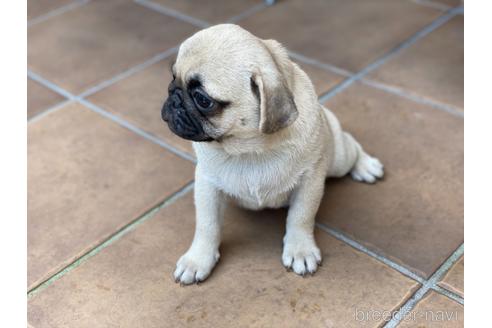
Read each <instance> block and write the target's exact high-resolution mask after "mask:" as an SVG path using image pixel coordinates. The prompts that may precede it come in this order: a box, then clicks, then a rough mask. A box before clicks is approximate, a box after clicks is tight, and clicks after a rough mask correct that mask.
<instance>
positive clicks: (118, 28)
mask: <svg viewBox="0 0 492 328" xmlns="http://www.w3.org/2000/svg"><path fill="white" fill-rule="evenodd" d="M195 30H196V28H195V27H193V26H191V25H190V24H188V23H185V22H182V21H179V20H177V19H175V18H172V17H169V16H166V15H162V14H160V13H157V12H155V11H152V10H150V9H147V8H145V7H143V6H140V5H138V4H136V3H133V2H132V1H120V0H105V1H92V2H90V3H88V4H86V5H84V6H81V7H80V8H77V9H76V10H72V11H70V12H67V13H65V14H63V15H60V16H56V17H53V18H51V19H49V20H48V21H46V22H43V23H40V24H37V25H35V26H33V27H32V28H30V29H29V30H28V35H27V38H28V47H27V57H28V68H29V69H31V70H33V71H34V72H35V73H38V74H40V75H41V76H43V77H44V78H46V79H48V80H50V81H51V82H54V83H56V84H58V85H60V86H61V87H63V88H65V89H67V90H68V91H70V92H73V93H79V92H82V91H83V90H84V89H87V88H89V87H90V86H93V85H95V84H97V83H99V82H102V81H104V80H106V79H109V78H111V77H113V76H114V75H116V74H118V73H121V72H122V71H125V70H126V69H129V68H130V67H132V66H135V65H137V64H139V63H141V62H144V61H145V60H147V59H149V58H151V57H152V56H154V55H156V54H158V53H160V52H163V51H165V50H167V49H169V48H172V47H174V46H177V45H178V44H179V43H180V42H181V41H182V40H183V39H184V38H186V37H187V36H189V35H191V34H192V32H194V31H195Z"/></svg>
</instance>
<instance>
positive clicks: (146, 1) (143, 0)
mask: <svg viewBox="0 0 492 328" xmlns="http://www.w3.org/2000/svg"><path fill="white" fill-rule="evenodd" d="M134 2H135V3H137V4H139V5H141V6H143V7H146V8H147V9H151V10H154V11H157V12H159V13H161V14H164V15H168V16H171V17H174V18H177V19H179V20H182V21H185V22H187V23H190V24H192V25H195V26H198V27H201V28H205V27H209V26H210V24H209V23H207V22H205V21H203V20H201V19H197V18H195V17H191V16H188V15H185V14H183V13H181V12H179V11H176V10H174V9H171V8H167V7H164V6H163V5H160V4H157V3H155V2H152V1H150V0H134Z"/></svg>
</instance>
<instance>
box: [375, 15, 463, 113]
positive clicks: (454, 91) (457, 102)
mask: <svg viewBox="0 0 492 328" xmlns="http://www.w3.org/2000/svg"><path fill="white" fill-rule="evenodd" d="M463 30H464V24H463V16H457V17H455V18H453V19H452V20H451V21H449V22H448V23H446V24H445V25H443V26H441V27H440V28H438V29H437V30H435V31H434V32H432V33H431V34H430V35H428V36H426V37H425V38H423V39H421V40H420V41H418V42H417V43H416V44H414V45H413V46H412V47H410V48H409V49H407V50H405V51H403V52H402V53H401V54H399V55H398V56H396V57H394V58H393V59H391V60H390V61H389V62H387V63H385V64H384V65H382V66H381V67H380V68H379V69H378V70H376V71H375V72H373V73H371V74H370V75H369V77H370V78H374V79H375V80H378V81H382V82H385V83H387V84H390V85H395V86H397V87H400V88H403V89H407V90H409V91H411V92H414V93H417V94H420V95H422V96H425V97H426V98H429V99H433V100H435V101H438V102H441V103H445V104H448V105H451V106H454V107H456V108H459V109H461V110H463V85H464V73H463V60H464V32H463Z"/></svg>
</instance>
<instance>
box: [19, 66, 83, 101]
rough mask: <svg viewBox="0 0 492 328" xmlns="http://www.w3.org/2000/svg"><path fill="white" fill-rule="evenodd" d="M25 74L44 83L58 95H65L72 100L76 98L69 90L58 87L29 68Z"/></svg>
mask: <svg viewBox="0 0 492 328" xmlns="http://www.w3.org/2000/svg"><path fill="white" fill-rule="evenodd" d="M27 76H28V77H29V78H31V79H33V80H34V81H36V82H38V83H40V84H42V85H44V86H45V87H47V88H48V89H51V90H53V91H55V92H56V93H58V94H59V95H62V96H63V97H65V98H67V99H70V100H74V101H75V100H76V99H75V98H76V97H75V96H74V95H73V94H71V93H70V92H68V91H66V90H65V89H62V88H60V87H59V86H57V85H56V84H54V83H52V82H50V81H48V80H46V79H45V78H43V77H41V75H39V74H36V73H34V72H33V71H31V70H30V69H27Z"/></svg>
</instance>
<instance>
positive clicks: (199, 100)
mask: <svg viewBox="0 0 492 328" xmlns="http://www.w3.org/2000/svg"><path fill="white" fill-rule="evenodd" d="M192 96H193V101H194V102H195V104H196V105H197V106H198V108H199V109H209V108H211V107H212V105H213V100H212V99H210V98H209V97H208V96H207V95H206V94H205V93H204V92H203V91H200V89H196V90H194V91H193V93H192Z"/></svg>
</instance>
